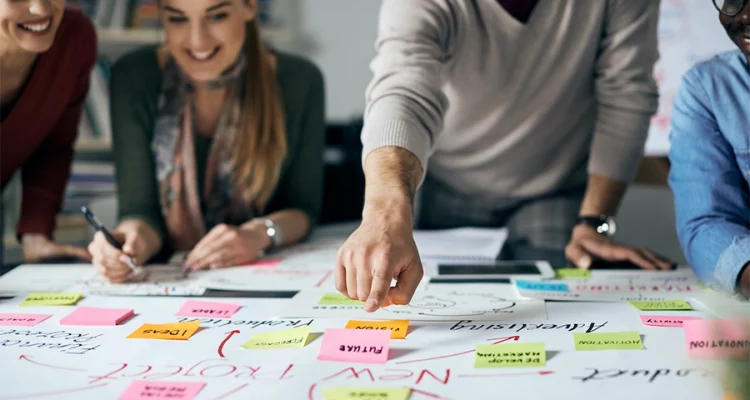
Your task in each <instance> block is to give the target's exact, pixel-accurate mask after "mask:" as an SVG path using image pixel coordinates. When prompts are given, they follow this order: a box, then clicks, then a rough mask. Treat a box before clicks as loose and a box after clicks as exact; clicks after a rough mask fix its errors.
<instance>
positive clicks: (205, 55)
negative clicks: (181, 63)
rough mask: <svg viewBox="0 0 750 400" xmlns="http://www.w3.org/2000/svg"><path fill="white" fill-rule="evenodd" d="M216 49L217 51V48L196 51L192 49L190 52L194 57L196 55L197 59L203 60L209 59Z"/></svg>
mask: <svg viewBox="0 0 750 400" xmlns="http://www.w3.org/2000/svg"><path fill="white" fill-rule="evenodd" d="M214 51H215V50H211V51H202V52H195V51H191V52H190V54H191V55H192V56H193V57H195V58H196V59H197V60H201V61H204V60H207V59H208V58H209V57H211V56H212V55H213V54H214Z"/></svg>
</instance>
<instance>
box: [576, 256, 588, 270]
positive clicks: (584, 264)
mask: <svg viewBox="0 0 750 400" xmlns="http://www.w3.org/2000/svg"><path fill="white" fill-rule="evenodd" d="M590 266H591V257H589V256H583V257H581V259H580V260H578V268H583V269H589V267H590Z"/></svg>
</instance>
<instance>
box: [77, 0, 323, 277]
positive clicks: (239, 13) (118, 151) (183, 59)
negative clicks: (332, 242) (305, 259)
mask: <svg viewBox="0 0 750 400" xmlns="http://www.w3.org/2000/svg"><path fill="white" fill-rule="evenodd" d="M159 6H160V10H161V18H162V22H163V24H164V32H165V36H166V44H165V45H163V46H160V47H148V48H144V49H140V50H138V51H135V52H133V53H131V54H129V55H127V56H125V57H124V58H122V59H121V60H120V61H119V62H118V63H117V64H116V65H115V66H114V68H113V71H112V80H111V97H112V126H113V148H114V155H115V165H116V178H117V193H118V200H119V218H120V224H119V225H118V226H117V228H116V229H115V230H114V231H113V236H114V237H115V238H116V240H118V241H119V242H120V243H121V244H122V247H123V250H122V251H119V250H117V249H116V248H114V247H113V246H111V245H110V244H109V243H107V241H106V240H105V239H104V237H103V235H101V234H100V233H98V234H97V235H96V236H95V237H94V240H93V242H92V243H91V244H90V245H89V252H90V253H91V255H92V258H93V263H94V264H95V265H96V266H97V267H98V269H99V270H100V271H101V273H102V274H103V275H104V276H106V277H107V278H108V279H109V280H110V281H112V282H124V281H127V280H130V279H133V278H134V275H133V274H132V273H131V268H130V267H129V265H132V264H136V265H138V264H143V263H146V262H147V261H148V260H150V259H152V258H153V257H154V256H156V255H157V254H165V253H166V252H170V251H188V252H189V254H188V256H187V258H186V263H185V264H186V267H188V268H190V269H202V268H221V267H227V266H235V265H243V264H247V263H250V262H252V261H253V260H255V259H256V258H257V257H258V255H259V254H262V252H263V251H265V250H268V249H270V248H273V247H277V246H281V245H285V244H290V243H294V242H297V241H299V240H301V239H302V238H303V237H305V236H306V235H307V234H308V233H309V231H310V229H311V227H312V226H313V225H314V223H315V221H316V219H317V216H318V214H319V212H320V207H321V197H322V196H321V192H322V177H323V144H324V89H323V78H322V76H321V74H320V72H319V70H318V69H317V68H316V67H315V66H314V65H312V64H311V63H309V62H307V61H305V60H302V59H300V58H296V57H292V56H289V55H284V54H281V53H277V52H271V51H269V50H267V49H265V48H264V46H263V45H262V42H261V38H260V34H259V30H258V26H257V23H256V21H255V14H256V9H257V4H256V0H231V1H218V0H162V1H160V2H159Z"/></svg>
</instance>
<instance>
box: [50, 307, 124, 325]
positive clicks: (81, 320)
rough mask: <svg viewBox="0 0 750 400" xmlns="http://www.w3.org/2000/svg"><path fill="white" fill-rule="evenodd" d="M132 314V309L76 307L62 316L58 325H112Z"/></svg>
mask: <svg viewBox="0 0 750 400" xmlns="http://www.w3.org/2000/svg"><path fill="white" fill-rule="evenodd" d="M132 316H133V310H132V309H125V308H96V307H78V308H76V309H75V311H73V312H72V313H70V314H68V315H66V316H64V317H62V318H61V319H60V325H81V326H113V325H118V324H119V323H121V322H122V321H125V320H126V319H128V318H130V317H132Z"/></svg>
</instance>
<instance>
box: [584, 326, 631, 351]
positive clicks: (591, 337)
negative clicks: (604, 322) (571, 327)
mask: <svg viewBox="0 0 750 400" xmlns="http://www.w3.org/2000/svg"><path fill="white" fill-rule="evenodd" d="M573 339H574V340H575V344H576V350H579V351H581V350H641V349H643V341H641V335H640V334H639V333H638V332H635V331H633V332H611V333H573Z"/></svg>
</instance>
